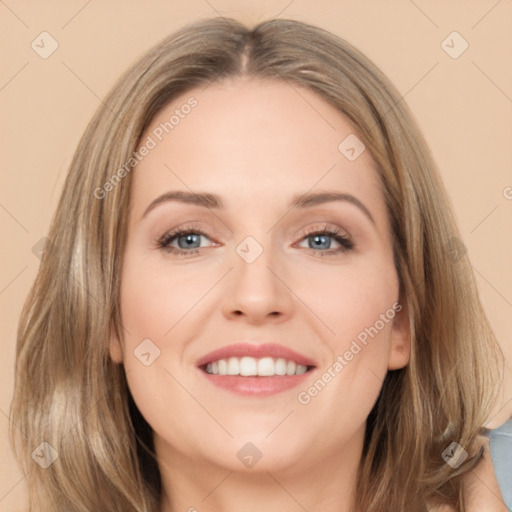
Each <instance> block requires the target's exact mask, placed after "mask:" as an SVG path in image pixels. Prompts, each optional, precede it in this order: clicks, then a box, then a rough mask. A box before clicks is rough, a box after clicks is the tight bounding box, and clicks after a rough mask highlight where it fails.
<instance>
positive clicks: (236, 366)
mask: <svg viewBox="0 0 512 512" xmlns="http://www.w3.org/2000/svg"><path fill="white" fill-rule="evenodd" d="M206 371H208V366H206ZM221 375H222V374H221ZM226 375H240V360H239V359H238V357H230V358H229V359H228V369H227V373H226Z"/></svg>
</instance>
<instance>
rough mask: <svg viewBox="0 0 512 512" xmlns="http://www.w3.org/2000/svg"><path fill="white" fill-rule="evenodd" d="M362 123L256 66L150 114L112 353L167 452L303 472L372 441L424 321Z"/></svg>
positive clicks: (233, 466)
mask: <svg viewBox="0 0 512 512" xmlns="http://www.w3.org/2000/svg"><path fill="white" fill-rule="evenodd" d="M353 132H354V130H353V128H352V127H351V125H350V124H349V123H348V121H347V120H346V119H345V118H344V117H343V116H342V115H341V114H340V113H339V112H338V111H337V110H336V109H334V108H333V107H332V106H330V105H329V104H327V103H326V102H324V100H322V99H321V98H320V97H318V96H317V95H316V94H314V93H313V92H311V91H309V90H308V89H305V88H302V87H299V86H297V85H293V86H291V85H289V84H287V83H286V82H278V81H273V82H265V81H261V80H255V79H244V80H241V79H237V80H234V81H229V82H223V83H215V84H211V85H210V86H208V87H206V88H204V89H203V88H201V89H199V88H198V89H194V90H190V91H189V92H187V93H185V94H183V96H181V97H180V98H178V99H176V100H175V101H173V102H172V103H171V104H169V105H168V106H167V107H165V108H164V109H163V110H162V111H160V112H159V114H158V115H157V116H156V118H155V119H154V120H153V121H152V123H151V125H150V126H149V127H148V129H147V131H146V133H145V134H144V136H143V138H142V143H143V144H144V145H145V146H146V150H144V149H142V150H141V151H139V158H140V159H141V161H140V163H139V164H138V165H137V167H136V169H135V170H134V171H133V172H134V176H133V189H132V197H131V209H130V212H129V228H128V237H127V244H126V247H125V253H124V260H123V268H122V278H121V314H122V319H123V325H124V328H125V330H124V336H125V337H124V339H123V340H122V342H120V341H119V340H118V339H117V338H115V337H114V338H113V339H112V342H111V355H112V357H113V359H114V360H115V361H119V362H121V361H122V363H123V364H124V366H125V370H126V374H127V380H128V384H129V387H130V390H131V393H132V395H133V398H134V400H135V402H136V404H137V406H138V408H139V409H140V411H141V413H142V415H143V416H144V417H145V419H146V420H147V422H148V423H149V424H150V425H151V427H152V428H153V430H154V432H155V443H156V449H157V453H158V454H159V456H160V457H161V459H162V460H167V461H172V460H182V461H183V460H190V461H193V462H194V463H196V462H198V461H199V462H202V463H210V464H213V465H215V466H221V467H224V468H228V469H230V470H235V471H239V470H245V469H246V468H251V466H254V467H255V468H256V469H262V470H270V469H273V470H276V469H282V470H285V469H287V468H288V469H289V468H294V470H297V471H300V470H301V468H307V467H311V465H312V464H315V463H317V462H320V461H325V460H327V459H331V460H332V458H333V457H334V458H336V457H338V456H346V455H347V454H348V453H350V452H351V451H352V452H354V453H355V452H357V451H358V450H360V448H361V446H362V439H363V433H364V427H365V421H366V418H367V416H368V414H369V412H370V410H371V408H372V406H373V405H374V403H375V401H376V399H377V396H378V393H379V391H380V389H381V386H382V382H383V379H384V378H385V376H386V372H387V371H388V369H397V368H401V367H403V366H404V365H405V364H407V361H408V358H409V335H408V322H407V319H406V309H405V304H404V305H403V308H402V304H399V284H398V277H397V273H396V270H395V267H394V264H393V252H392V243H391V231H390V226H389V221H388V218H387V213H386V208H385V201H384V197H383V194H382V192H381V191H380V189H379V183H378V177H377V174H376V172H375V171H374V169H373V168H372V164H371V158H370V155H369V154H368V151H365V150H364V147H362V146H361V143H360V142H359V141H358V139H356V138H355V135H354V134H353ZM347 137H348V139H347ZM343 141H344V142H343ZM340 144H341V145H340ZM141 147H142V146H141ZM178 192H179V193H180V195H177V193H178ZM171 194H172V195H171ZM322 194H333V195H334V194H338V195H339V199H338V200H326V199H329V197H330V196H327V195H322ZM332 197H334V196H332ZM332 197H331V199H332ZM178 231H183V232H184V234H183V233H182V234H181V235H180V234H176V233H177V232H178ZM322 231H324V233H322ZM401 308H402V309H401ZM400 310H401V312H400ZM215 372H219V373H215ZM283 373H284V375H283ZM255 374H256V375H255ZM338 460H339V459H338Z"/></svg>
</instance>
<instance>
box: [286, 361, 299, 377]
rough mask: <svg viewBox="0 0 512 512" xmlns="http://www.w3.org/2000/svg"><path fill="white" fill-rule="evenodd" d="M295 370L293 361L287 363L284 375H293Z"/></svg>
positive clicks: (295, 366)
mask: <svg viewBox="0 0 512 512" xmlns="http://www.w3.org/2000/svg"><path fill="white" fill-rule="evenodd" d="M296 369H297V365H296V364H295V363H294V362H293V361H288V362H287V363H286V375H295V370H296Z"/></svg>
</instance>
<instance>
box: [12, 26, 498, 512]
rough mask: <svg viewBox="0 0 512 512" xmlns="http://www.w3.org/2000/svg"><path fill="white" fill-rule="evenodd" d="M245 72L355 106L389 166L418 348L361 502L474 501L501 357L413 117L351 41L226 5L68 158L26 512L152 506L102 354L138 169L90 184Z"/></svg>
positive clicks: (117, 321) (376, 440)
mask: <svg viewBox="0 0 512 512" xmlns="http://www.w3.org/2000/svg"><path fill="white" fill-rule="evenodd" d="M237 76H252V77H257V78H262V79H274V80H284V81H287V82H288V83H290V84H292V85H293V84H295V85H301V86H304V87H308V88H309V89H311V90H312V91H314V92H316V93H317V94H318V95H319V96H321V97H322V98H323V99H324V100H325V101H327V102H329V103H330V104H331V105H333V106H334V107H335V108H337V109H338V110H339V111H340V112H341V113H342V114H343V115H345V116H346V117H347V118H348V120H349V121H350V123H351V124H352V125H353V127H354V129H355V131H356V133H357V134H358V137H360V138H361V139H362V141H363V142H364V144H365V145H366V148H367V150H368V151H369V152H370V154H371V156H372V157H373V161H374V163H375V168H376V171H377V172H378V174H379V176H380V184H381V188H382V192H383V194H384V196H385V199H386V204H387V209H388V214H389V219H390V222H391V226H392V230H393V247H394V255H395V265H396V268H397V272H398V275H399V279H400V287H401V301H402V302H404V301H405V303H406V304H407V310H408V314H409V322H410V327H411V332H412V354H411V359H410V363H409V364H408V365H407V367H405V368H403V369H401V370H395V371H390V372H388V374H387V377H386V379H385V381H384V384H383V387H382V391H381V393H380V396H379V399H378V401H377V403H376V405H375V407H374V408H373V410H372V412H371V413H370V416H369V418H368V421H367V428H366V438H365V443H364V448H363V457H362V461H361V465H360V468H359V479H358V489H357V497H358V498H357V499H358V506H360V507H361V508H362V509H363V510H365V511H367V512H376V511H378V510H382V509H383V505H384V504H385V507H384V508H385V509H386V510H397V511H398V510H408V511H412V512H414V511H418V512H419V511H424V510H427V503H429V504H430V503H432V504H435V503H446V504H450V505H452V506H453V508H454V509H455V510H461V511H462V510H464V503H463V497H462V491H461V482H462V477H463V476H464V475H465V474H467V473H468V472H469V471H470V470H471V469H472V468H474V466H475V464H477V463H478V460H479V455H480V453H478V450H476V440H477V436H478V435H479V434H481V433H482V432H483V426H484V425H485V422H486V419H487V418H489V414H490V411H491V406H492V404H493V403H494V402H495V399H496V396H497V389H498V385H499V383H500V378H501V377H500V376H501V371H502V364H503V361H502V359H501V358H502V354H501V351H500V349H499V346H498V344H497V342H496V339H495V337H494V335H493V333H492V330H491V328H490V326H489V323H488V320H487V319H486V317H485V314H484V312H483V309H482V306H481V303H480V300H479V298H478V293H477V289H476V286H475V280H474V276H473V273H472V269H471V265H470V263H469V261H468V258H467V256H465V255H464V254H463V252H464V251H459V252H457V248H458V247H460V246H461V242H460V235H459V232H458V230H457V227H456V225H455V222H454V216H453V213H452V208H451V204H450V202H449V200H448V198H447V196H446V193H445V190H444V187H443V184H442V182H441V179H440V177H439V175H438V171H437V169H436V166H435V164H434V162H433V159H432V157H431V155H430V152H429V150H428V148H427V145H426V144H425V142H424V140H423V138H422V135H421V133H420V131H419V129H418V127H417V125H416V122H415V120H414V118H413V116H412V114H411V113H410V111H409V110H408V108H407V106H406V104H405V102H404V101H403V99H402V97H401V96H400V94H399V93H398V91H397V90H396V89H395V88H394V86H393V85H392V84H391V83H390V82H389V80H388V79H387V78H386V77H385V76H384V75H383V73H382V72H381V71H380V70H379V69H378V68H377V67H376V66H375V65H374V64H373V63H372V62H370V60H369V59H368V58H366V57H365V56H364V55H363V54H362V53H360V52H359V51H358V50H357V49H355V48H354V47H352V46H351V45H350V44H348V43H347V42H346V41H344V40H343V39H341V38H338V37H336V36H334V35H332V34H330V33H329V32H326V31H324V30H322V29H320V28H317V27H313V26H310V25H307V24H304V23H301V22H298V21H292V20H283V19H278V20H271V21H268V22H263V23H261V24H259V25H257V26H256V27H254V28H252V29H249V28H247V27H245V26H244V25H242V24H240V23H239V22H237V21H235V20H233V19H220V18H215V19H210V20H204V21H199V22H196V23H193V24H191V25H188V26H187V27H184V28H182V29H181V30H179V31H177V32H175V33H174V34H172V35H170V36H169V37H168V38H166V39H165V40H164V41H162V42H161V43H159V44H158V45H157V46H155V47H154V48H152V49H151V50H150V51H148V52H147V53H146V54H145V55H144V56H143V57H142V58H141V59H140V60H139V61H138V62H136V63H135V64H134V65H133V66H132V67H131V69H129V70H128V71H127V72H126V73H125V74H124V75H123V76H122V77H121V79H120V80H119V81H118V83H117V84H116V85H115V87H114V88H113V90H112V91H111V93H110V94H109V95H108V97H107V98H106V99H105V101H104V102H103V104H102V105H101V106H100V108H99V110H98V111H97V112H96V114H95V115H94V117H93V119H92V120H91V122H90V123H89V125H88V127H87V129H86V131H85V134H84V135H83V137H82V139H81V141H80V143H79V145H78V148H77V150H76V153H75V156H74V159H73V161H72V163H71V166H70V169H69V173H68V175H67V179H66V182H65V185H64V189H63V191H62V195H61V197H60V201H59V204H58V207H57V210H56V213H55V216H54V218H53V220H52V223H51V227H50V230H49V233H48V243H47V245H46V248H45V251H44V253H43V257H42V261H41V265H40V268H39V272H38V275H37V278H36V280H35V283H34V285H33V287H32V289H31V291H30V294H29V296H28V298H27V301H26V303H25V306H24V309H23V312H22V315H21V319H20V322H19V330H18V341H17V355H16V381H15V393H14V399H13V402H12V406H11V418H12V428H11V442H12V443H13V446H14V447H15V450H16V453H17V456H18V458H19V460H20V463H21V465H22V467H23V469H24V471H25V472H27V473H28V483H29V491H30V502H31V507H32V508H31V510H34V511H35V510H52V511H66V512H71V511H73V512H75V511H76V512H78V511H90V510H102V511H104V512H107V511H109V512H113V511H119V512H130V511H132V512H135V511H137V512H143V511H144V512H156V511H158V506H159V499H160V475H159V471H158V465H157V464H156V462H155V459H154V458H153V457H152V455H151V452H152V436H151V429H150V427H149V426H148V424H147V423H146V422H145V420H144V418H142V416H141V415H140V413H139V411H138V410H137V408H136V406H135V404H134V403H133V400H132V398H131V396H130V394H129V391H128V388H127V384H126V380H125V375H124V370H123V367H122V366H121V365H117V364H114V363H113V362H112V360H111V359H110V357H109V350H108V346H109V339H110V335H111V332H112V330H115V331H116V332H117V334H118V336H120V337H121V338H122V334H123V332H122V331H123V328H122V324H121V318H120V309H119V285H120V282H119V281H120V272H121V265H122V261H123V247H124V242H125V235H126V218H127V215H126V212H128V207H129V201H130V187H131V181H132V173H130V172H127V173H125V174H126V176H124V177H123V179H122V180H119V182H118V183H116V186H114V187H112V189H111V190H110V191H109V192H108V194H104V197H98V194H97V193H95V191H97V190H99V189H101V188H102V187H103V186H104V184H105V183H106V182H108V181H109V180H110V179H111V177H112V176H113V175H114V174H115V172H116V171H117V170H118V169H120V168H122V167H123V165H124V164H125V163H126V161H127V160H128V159H129V158H130V157H131V156H132V154H133V152H134V151H135V150H136V148H137V147H138V145H139V144H140V137H141V135H142V133H143V131H144V129H145V128H146V127H147V126H148V124H149V123H150V121H151V120H152V118H153V117H154V115H155V114H156V113H157V112H158V111H159V110H160V109H161V108H162V107H163V106H164V105H165V104H167V103H168V102H169V101H171V100H172V99H173V98H176V97H177V96H178V95H181V94H183V93H184V92H186V91H187V90H190V89H192V88H193V87H196V86H199V85H204V86H206V85H207V84H208V83H210V82H219V81H222V80H223V79H224V78H228V77H237ZM454 244H455V251H454V250H453V247H454ZM457 244H458V245H457ZM452 442H457V443H458V444H459V445H461V446H462V447H463V448H464V449H465V450H466V451H467V452H468V453H469V455H470V456H469V458H468V459H467V460H466V461H465V462H464V463H463V464H461V465H460V466H459V467H458V468H456V469H454V468H452V467H451V465H449V464H447V463H446V462H445V460H444V459H443V456H442V454H443V452H444V450H445V449H446V448H447V447H448V446H449V445H450V444H451V443H452ZM41 443H48V445H49V446H48V445H41ZM50 446H51V447H52V448H53V449H54V450H55V453H54V452H51V451H48V450H50ZM38 447H39V448H38ZM36 449H39V450H40V451H41V450H43V451H41V453H46V454H47V455H46V457H47V458H48V457H51V454H52V453H54V456H55V454H58V458H57V460H55V461H54V462H53V463H52V464H50V465H49V466H48V467H47V468H46V469H44V468H43V467H41V465H39V464H36V463H34V461H33V460H32V456H31V455H32V453H33V452H34V450H36ZM44 450H46V452H45V451H44ZM52 460H53V459H52ZM52 460H48V462H51V461H52Z"/></svg>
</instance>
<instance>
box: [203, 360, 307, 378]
mask: <svg viewBox="0 0 512 512" xmlns="http://www.w3.org/2000/svg"><path fill="white" fill-rule="evenodd" d="M205 370H206V373H210V374H213V375H241V376H243V377H254V376H259V377H272V376H274V375H302V374H303V373H306V372H307V371H308V367H307V366H305V365H302V364H297V363H295V362H294V361H288V360H286V359H284V358H282V357H279V358H277V359H274V358H272V357H262V358H261V359H256V358H255V357H230V358H229V359H219V360H218V361H212V362H211V363H208V364H207V365H206V368H205Z"/></svg>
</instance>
